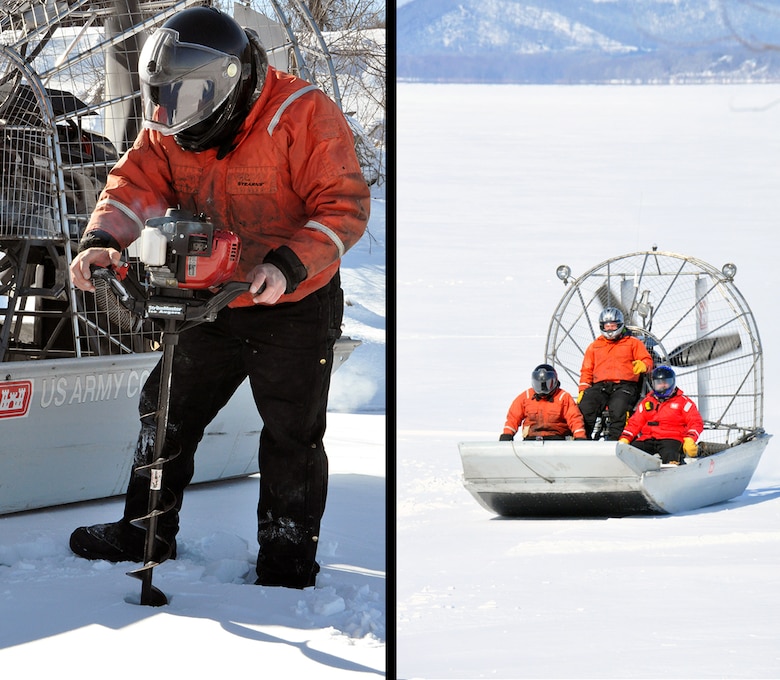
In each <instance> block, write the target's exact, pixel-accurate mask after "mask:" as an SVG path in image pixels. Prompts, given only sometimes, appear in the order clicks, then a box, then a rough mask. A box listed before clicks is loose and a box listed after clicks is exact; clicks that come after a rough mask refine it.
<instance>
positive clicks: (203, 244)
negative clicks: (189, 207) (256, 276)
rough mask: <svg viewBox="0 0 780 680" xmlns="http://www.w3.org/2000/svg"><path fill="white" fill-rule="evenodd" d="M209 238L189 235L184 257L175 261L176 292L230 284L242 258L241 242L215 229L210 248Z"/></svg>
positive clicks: (230, 232) (200, 235) (230, 234)
mask: <svg viewBox="0 0 780 680" xmlns="http://www.w3.org/2000/svg"><path fill="white" fill-rule="evenodd" d="M208 238H209V236H208V234H190V235H189V240H188V245H187V248H186V254H184V253H182V254H181V256H180V257H179V258H178V259H179V263H178V268H177V272H176V279H177V280H178V282H179V288H186V289H190V290H200V289H204V288H211V287H213V286H218V285H220V284H222V283H225V282H226V281H230V280H231V279H232V278H233V276H235V273H236V269H238V261H239V259H240V258H241V239H240V238H239V237H238V235H237V234H234V233H233V232H232V231H227V230H226V229H215V230H214V235H213V238H212V241H211V244H210V245H211V248H209V243H208Z"/></svg>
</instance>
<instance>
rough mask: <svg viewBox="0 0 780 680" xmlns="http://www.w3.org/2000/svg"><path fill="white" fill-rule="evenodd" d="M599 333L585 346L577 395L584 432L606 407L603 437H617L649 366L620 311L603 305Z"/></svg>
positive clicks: (650, 361) (644, 351)
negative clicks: (606, 413)
mask: <svg viewBox="0 0 780 680" xmlns="http://www.w3.org/2000/svg"><path fill="white" fill-rule="evenodd" d="M599 328H600V330H601V335H600V336H599V337H598V338H596V339H595V340H594V341H593V342H592V343H591V344H590V345H589V346H588V347H587V349H586V350H585V356H584V357H583V359H582V368H581V369H580V393H579V395H578V396H577V403H578V404H579V407H580V411H582V417H583V418H584V420H585V433H586V435H587V437H588V439H590V438H591V436H592V435H593V428H594V426H595V425H596V420H597V419H598V417H599V416H600V415H601V414H602V413H603V411H604V409H605V408H607V409H608V410H609V428H608V430H607V432H606V435H605V437H604V439H610V440H613V441H615V440H617V439H618V437H619V436H620V433H621V431H622V430H623V426H624V425H625V424H626V420H627V419H628V415H629V414H630V413H631V411H632V409H633V408H634V405H635V404H636V402H637V400H638V399H639V396H640V391H641V383H640V379H641V377H642V374H643V373H646V372H647V371H649V370H651V369H652V368H653V359H652V357H651V356H650V353H649V352H648V351H647V348H646V347H645V346H644V343H643V342H642V341H641V340H639V339H638V338H635V337H633V336H632V335H630V334H629V332H628V329H627V328H626V326H625V321H624V318H623V312H621V311H620V310H619V309H617V308H616V307H607V308H605V309H604V310H602V312H601V314H600V315H599Z"/></svg>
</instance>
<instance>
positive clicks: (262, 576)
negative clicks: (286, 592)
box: [255, 562, 320, 590]
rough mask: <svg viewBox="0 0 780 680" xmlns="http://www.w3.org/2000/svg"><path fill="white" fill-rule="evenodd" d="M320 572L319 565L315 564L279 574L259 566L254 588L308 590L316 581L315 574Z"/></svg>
mask: <svg viewBox="0 0 780 680" xmlns="http://www.w3.org/2000/svg"><path fill="white" fill-rule="evenodd" d="M319 571H320V565H319V564H317V563H316V562H315V563H314V564H313V565H312V566H311V567H309V568H308V569H303V570H301V569H291V570H290V571H285V572H279V571H269V570H268V569H264V568H263V567H261V566H260V565H258V567H257V580H256V581H255V585H256V586H278V587H280V588H297V589H298V590H303V589H304V588H310V587H311V586H313V585H314V584H315V582H316V580H317V574H318V573H319Z"/></svg>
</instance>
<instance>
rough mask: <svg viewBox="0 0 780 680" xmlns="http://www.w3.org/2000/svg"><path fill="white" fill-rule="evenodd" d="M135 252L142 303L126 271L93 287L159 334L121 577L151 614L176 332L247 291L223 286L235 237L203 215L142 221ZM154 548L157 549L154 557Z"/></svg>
mask: <svg viewBox="0 0 780 680" xmlns="http://www.w3.org/2000/svg"><path fill="white" fill-rule="evenodd" d="M140 244H141V257H140V259H141V261H142V262H143V264H144V266H145V272H146V281H145V286H144V287H145V289H146V291H147V294H146V297H145V298H143V299H138V298H136V297H134V296H133V295H132V294H131V293H130V292H128V288H127V287H126V286H125V285H123V283H122V280H124V278H125V275H126V271H127V268H124V270H120V271H118V272H116V271H111V270H106V269H103V270H98V271H96V272H94V274H93V279H96V283H97V280H98V279H102V280H105V281H107V282H108V284H109V285H110V286H111V288H112V289H113V292H114V293H115V294H116V296H117V298H118V299H119V302H120V303H121V304H122V306H123V307H124V308H125V310H128V311H129V312H131V313H132V314H133V315H134V316H136V317H141V318H147V319H152V320H154V321H155V322H156V323H159V324H160V325H161V326H162V345H163V353H162V359H161V361H162V364H161V372H160V388H159V397H158V404H157V412H156V414H155V416H156V420H155V438H154V447H153V453H152V460H149V461H147V463H146V464H145V465H142V466H138V467H137V468H136V473H138V472H144V473H146V472H148V474H149V506H148V512H147V514H146V515H144V516H143V517H138V518H136V519H134V520H132V521H133V523H134V524H136V525H138V526H142V527H143V528H145V529H146V540H145V543H144V564H143V566H142V567H140V568H138V569H135V570H133V571H130V572H127V573H128V576H132V577H134V578H138V579H140V580H141V604H143V605H151V606H153V607H159V606H162V605H165V604H168V599H167V598H166V596H165V594H164V593H163V592H162V591H161V590H159V589H158V588H155V587H154V586H153V585H152V570H153V569H154V567H156V566H159V565H160V564H161V563H162V562H164V561H165V560H166V559H168V557H169V556H170V553H171V551H170V546H168V545H167V543H166V542H165V541H164V540H163V539H162V538H160V537H159V536H157V522H158V518H159V517H160V515H163V514H165V513H166V512H170V510H171V509H172V508H173V506H174V504H175V499H166V498H163V494H162V478H163V466H164V465H165V463H167V462H169V461H171V460H173V458H175V457H176V456H177V455H178V450H176V449H175V448H174V447H173V446H169V447H166V438H167V427H168V411H169V407H170V386H171V373H172V370H173V354H174V349H175V347H176V344H177V343H178V340H179V334H180V333H181V332H182V331H184V330H187V329H188V328H192V327H193V326H196V325H198V324H200V323H203V322H206V321H213V320H214V319H215V318H216V316H217V312H219V310H220V309H222V308H223V307H224V306H225V305H227V304H228V303H229V302H231V301H232V300H233V299H235V298H236V297H237V296H238V295H240V294H241V293H243V292H245V291H247V290H248V289H249V283H242V282H238V281H230V279H231V278H232V277H233V275H234V274H235V271H236V268H237V266H238V261H239V257H240V255H241V241H240V239H239V237H238V236H237V235H236V234H234V233H233V232H231V231H226V230H222V229H215V228H214V225H213V224H212V223H211V222H210V221H208V219H206V218H205V216H203V215H199V216H193V215H191V214H189V213H186V212H185V211H182V210H177V209H174V208H170V209H168V211H167V212H166V214H165V216H164V217H159V218H154V219H150V220H147V222H146V225H145V227H144V229H143V231H142V233H141V240H140ZM138 290H142V288H138ZM123 311H124V310H123ZM155 543H157V544H158V545H160V544H164V545H163V546H162V549H161V550H157V551H156V550H155Z"/></svg>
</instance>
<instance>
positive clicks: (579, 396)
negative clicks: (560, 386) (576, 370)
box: [577, 390, 585, 404]
mask: <svg viewBox="0 0 780 680" xmlns="http://www.w3.org/2000/svg"><path fill="white" fill-rule="evenodd" d="M583 394H585V391H584V390H580V393H579V394H578V395H577V403H578V404H579V403H580V402H581V401H582V395H583Z"/></svg>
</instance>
